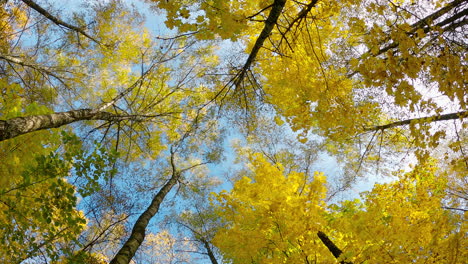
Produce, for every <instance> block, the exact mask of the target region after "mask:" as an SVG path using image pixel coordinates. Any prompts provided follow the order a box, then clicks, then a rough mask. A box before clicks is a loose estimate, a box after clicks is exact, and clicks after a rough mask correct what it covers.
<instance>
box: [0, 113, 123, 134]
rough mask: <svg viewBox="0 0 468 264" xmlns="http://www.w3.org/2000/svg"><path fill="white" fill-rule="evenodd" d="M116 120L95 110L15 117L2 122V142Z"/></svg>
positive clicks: (112, 115)
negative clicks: (77, 124)
mask: <svg viewBox="0 0 468 264" xmlns="http://www.w3.org/2000/svg"><path fill="white" fill-rule="evenodd" d="M114 119H118V117H117V116H115V115H114V114H112V113H109V112H97V111H95V110H93V109H79V110H71V111H68V112H57V113H52V114H47V115H32V116H25V117H15V118H11V119H8V120H0V141H3V140H6V139H10V138H14V137H17V136H20V135H23V134H27V133H31V132H34V131H38V130H44V129H49V128H57V127H61V126H63V125H67V124H71V123H74V122H77V121H82V120H106V121H112V120H114Z"/></svg>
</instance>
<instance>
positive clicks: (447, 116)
mask: <svg viewBox="0 0 468 264" xmlns="http://www.w3.org/2000/svg"><path fill="white" fill-rule="evenodd" d="M466 117H468V111H461V112H457V113H449V114H444V115H434V116H428V117H419V118H412V119H406V120H402V121H397V122H393V123H389V124H386V125H381V126H374V127H370V128H366V129H365V130H366V131H376V130H385V129H388V128H394V127H399V126H404V125H409V124H411V123H430V122H438V121H447V120H453V119H463V118H466Z"/></svg>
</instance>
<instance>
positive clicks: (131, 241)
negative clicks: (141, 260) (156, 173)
mask: <svg viewBox="0 0 468 264" xmlns="http://www.w3.org/2000/svg"><path fill="white" fill-rule="evenodd" d="M179 177H180V172H178V171H174V172H173V173H172V177H171V179H170V180H169V181H168V182H167V183H166V184H165V185H164V186H163V187H162V188H161V190H160V191H159V192H158V193H157V194H156V196H154V198H153V201H152V202H151V204H150V206H148V208H146V210H145V211H144V212H143V213H142V214H141V215H140V217H139V218H138V220H137V221H136V222H135V225H133V229H132V233H131V234H130V237H129V238H128V239H127V241H126V242H125V244H124V245H123V246H122V248H121V249H120V250H119V252H118V253H117V255H115V257H114V259H112V261H111V262H110V264H128V263H130V260H132V258H133V256H134V255H135V253H136V251H137V250H138V248H139V247H140V245H141V243H143V240H144V239H145V232H146V227H147V226H148V223H149V221H150V220H151V218H153V216H154V215H155V214H156V213H157V212H158V211H159V206H160V205H161V203H162V201H163V200H164V197H166V195H167V194H168V193H169V191H170V190H171V189H172V187H174V185H175V184H176V183H177V181H178V179H179Z"/></svg>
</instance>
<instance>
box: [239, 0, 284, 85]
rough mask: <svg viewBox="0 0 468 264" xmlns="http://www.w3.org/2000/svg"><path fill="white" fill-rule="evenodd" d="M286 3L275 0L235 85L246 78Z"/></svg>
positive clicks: (282, 0) (281, 0)
mask: <svg viewBox="0 0 468 264" xmlns="http://www.w3.org/2000/svg"><path fill="white" fill-rule="evenodd" d="M285 4H286V0H275V1H274V2H273V4H272V7H271V11H270V14H269V15H268V18H267V20H266V21H265V26H264V27H263V29H262V32H260V35H259V36H258V38H257V40H256V41H255V44H254V46H253V48H252V50H251V51H250V54H249V57H248V58H247V61H246V62H245V64H244V66H243V67H242V69H241V71H240V72H239V74H238V76H237V79H236V80H235V81H234V86H235V87H236V88H237V87H238V86H239V85H240V84H241V83H242V81H243V80H244V77H245V75H246V73H247V71H248V70H249V68H250V66H251V65H252V63H253V62H254V60H255V58H256V57H257V53H258V51H259V50H260V48H261V47H262V46H263V43H264V42H265V40H266V39H267V38H268V36H270V34H271V31H272V30H273V28H274V27H275V25H276V22H277V21H278V18H279V17H280V15H281V11H282V10H283V8H284V5H285Z"/></svg>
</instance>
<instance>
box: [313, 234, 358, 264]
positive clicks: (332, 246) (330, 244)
mask: <svg viewBox="0 0 468 264" xmlns="http://www.w3.org/2000/svg"><path fill="white" fill-rule="evenodd" d="M317 236H318V237H319V238H320V240H321V241H322V243H323V244H324V245H325V246H326V247H327V248H328V250H329V251H330V252H331V253H332V254H333V256H334V257H335V258H336V259H338V258H339V257H340V256H341V254H342V253H343V251H341V249H339V248H338V247H337V246H336V245H335V243H333V241H331V240H330V239H329V238H328V236H327V235H326V234H325V233H323V232H322V231H318V232H317ZM340 264H353V263H352V262H348V261H345V260H342V261H340Z"/></svg>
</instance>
